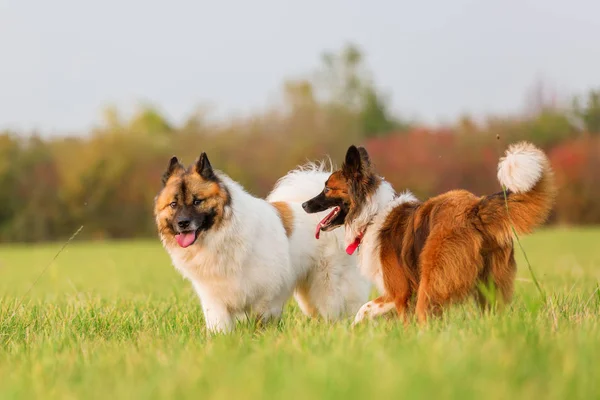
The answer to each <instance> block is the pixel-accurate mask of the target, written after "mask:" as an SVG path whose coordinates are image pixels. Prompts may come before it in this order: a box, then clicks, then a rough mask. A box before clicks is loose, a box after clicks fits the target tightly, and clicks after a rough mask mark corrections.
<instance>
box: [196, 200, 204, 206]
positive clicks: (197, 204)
mask: <svg viewBox="0 0 600 400" xmlns="http://www.w3.org/2000/svg"><path fill="white" fill-rule="evenodd" d="M201 203H202V199H194V205H195V206H199V205H200V204H201Z"/></svg>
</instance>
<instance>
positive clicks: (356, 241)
mask: <svg viewBox="0 0 600 400" xmlns="http://www.w3.org/2000/svg"><path fill="white" fill-rule="evenodd" d="M364 235H365V233H364V231H363V232H360V233H359V234H358V236H357V237H355V238H354V242H352V243H351V244H350V245H349V246H348V247H346V253H348V254H349V255H352V254H354V252H355V251H356V249H357V248H358V246H360V242H361V240H362V238H363V236H364Z"/></svg>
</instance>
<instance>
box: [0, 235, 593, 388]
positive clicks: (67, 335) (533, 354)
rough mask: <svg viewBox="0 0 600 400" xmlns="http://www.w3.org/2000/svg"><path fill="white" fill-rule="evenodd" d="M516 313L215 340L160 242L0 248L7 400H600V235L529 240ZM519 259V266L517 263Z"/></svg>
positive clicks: (1, 352) (2, 372)
mask: <svg viewBox="0 0 600 400" xmlns="http://www.w3.org/2000/svg"><path fill="white" fill-rule="evenodd" d="M523 244H524V246H525V249H526V250H527V252H528V255H529V258H530V260H531V263H532V265H533V268H534V269H535V271H536V272H537V275H538V278H539V280H540V281H541V283H542V285H543V286H544V289H545V290H546V292H547V294H548V301H547V302H546V303H544V301H542V299H541V298H540V297H539V294H538V292H537V291H536V288H535V286H534V284H533V283H532V281H531V278H530V276H529V275H528V271H527V267H526V265H525V264H524V262H523V258H522V256H521V255H520V254H518V262H519V279H518V281H517V282H516V293H515V299H514V301H513V303H512V304H511V307H510V308H509V309H508V310H506V311H505V312H503V313H492V314H488V315H482V314H480V313H479V312H478V311H477V309H476V308H475V307H473V306H471V305H466V306H463V307H457V308H454V309H452V310H450V312H449V313H447V314H446V315H445V317H444V318H443V319H441V320H438V321H434V322H432V323H431V324H430V325H429V326H427V327H419V326H417V325H411V326H409V327H407V328H404V327H403V326H402V325H401V324H398V323H397V322H396V321H383V320H382V321H380V322H379V323H369V324H366V325H363V326H360V327H358V328H357V329H355V330H354V331H352V330H350V329H349V326H350V321H349V320H348V321H343V322H339V323H334V324H327V323H324V322H321V321H311V320H308V319H307V318H306V317H304V316H303V315H302V314H301V313H300V312H299V311H298V309H297V308H296V307H295V306H294V305H293V304H290V306H289V307H288V309H287V310H286V312H285V314H284V319H283V320H282V321H281V323H279V324H278V325H276V326H268V327H266V328H264V329H258V328H256V327H255V326H253V325H252V324H249V325H245V326H240V327H238V329H237V330H236V332H235V333H234V334H231V335H227V336H216V337H207V336H206V334H205V333H204V324H203V320H202V315H201V310H200V306H199V303H198V301H197V299H196V297H195V295H194V293H193V291H192V289H191V287H190V285H189V284H187V283H186V282H185V281H183V279H182V278H181V277H180V276H179V275H178V274H177V273H176V272H175V270H174V269H173V267H171V265H170V262H169V259H168V257H167V255H166V253H165V252H164V251H163V250H162V248H161V247H160V245H159V243H158V240H155V241H143V242H122V243H93V244H92V243H88V244H84V243H72V244H71V245H70V246H69V247H68V248H67V249H66V250H65V251H64V252H63V253H62V254H61V255H60V256H59V257H58V259H57V260H56V262H55V263H54V264H53V265H52V266H51V267H50V268H49V269H48V270H47V271H46V273H45V274H44V275H43V276H42V278H41V279H40V280H39V282H38V283H37V284H36V285H35V286H34V287H33V289H32V290H31V291H30V292H29V293H28V294H27V295H26V296H25V293H27V290H28V289H29V288H30V286H31V284H32V283H33V281H34V280H35V278H36V277H37V276H38V275H39V274H40V272H41V271H42V270H43V269H44V268H45V267H46V265H47V264H48V262H49V261H50V260H51V259H52V257H53V256H54V254H55V253H56V251H57V250H58V249H59V248H60V246H61V244H59V243H57V244H52V245H44V246H11V247H0V398H2V399H10V398H44V399H46V398H86V399H88V398H89V399H92V398H143V399H148V398H207V399H208V398H218V399H237V398H286V399H309V398H344V399H352V398H357V399H358V398H373V399H389V398H424V399H425V398H460V399H476V398H478V399H479V398H486V399H507V398H527V399H530V398H532V399H574V398H580V399H593V398H600V367H599V366H598V364H599V363H600V326H599V318H600V293H599V291H598V285H599V281H600V230H599V229H595V230H594V229H573V230H566V229H562V230H547V231H541V232H539V233H536V234H535V235H532V236H530V237H527V238H525V239H524V240H523ZM517 253H518V252H517Z"/></svg>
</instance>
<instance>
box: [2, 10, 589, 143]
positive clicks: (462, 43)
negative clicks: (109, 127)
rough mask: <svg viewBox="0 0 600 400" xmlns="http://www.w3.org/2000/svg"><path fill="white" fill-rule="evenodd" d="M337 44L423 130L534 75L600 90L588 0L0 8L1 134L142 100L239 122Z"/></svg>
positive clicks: (565, 86)
mask: <svg viewBox="0 0 600 400" xmlns="http://www.w3.org/2000/svg"><path fill="white" fill-rule="evenodd" d="M346 42H354V43H356V44H358V45H359V46H361V47H362V48H363V49H364V50H365V53H366V56H367V61H368V64H369V66H370V68H371V69H372V71H373V72H374V76H375V79H376V82H377V83H378V85H379V86H380V87H381V89H383V90H384V91H386V92H387V93H389V94H390V95H391V100H392V105H393V108H394V110H397V111H399V112H400V113H402V114H404V115H408V116H415V117H418V118H420V119H421V120H424V121H428V122H433V123H435V122H440V121H449V120H453V119H454V118H456V117H458V116H459V115H460V114H462V113H464V112H469V113H471V114H474V115H476V116H480V115H484V114H488V113H507V112H512V111H516V110H519V109H521V108H522V107H523V105H524V97H525V93H526V91H527V89H528V88H530V87H531V86H532V85H533V84H534V82H535V81H536V80H537V79H539V78H542V79H544V80H546V81H547V82H548V83H550V84H551V85H553V86H555V87H556V88H558V89H559V91H560V92H561V93H563V94H567V95H569V94H575V93H581V92H583V91H585V90H587V89H589V88H591V87H600V1H598V0H568V1H567V0H436V1H427V0H422V1H415V0H411V1H404V0H395V1H394V0H389V1H383V0H382V1H377V0H371V1H368V2H367V1H351V0H321V1H317V0H301V1H300V0H297V1H284V0H246V1H243V0H238V1H226V0H220V1H218V0H212V1H201V0H171V1H168V2H167V1H152V0H97V1H91V0H88V1H85V0H51V1H50V0H0V129H3V128H12V129H19V130H30V129H39V130H41V131H43V132H46V133H51V132H66V131H70V132H76V131H78V130H83V129H86V128H88V127H90V126H91V125H92V124H93V123H95V122H97V121H98V120H99V118H100V111H101V109H102V108H103V107H104V106H106V105H107V104H116V105H118V106H120V107H123V109H125V110H131V109H133V107H134V106H135V104H137V103H139V102H140V101H150V102H152V103H155V104H157V105H159V106H160V108H161V109H162V110H163V111H164V112H165V113H166V114H167V115H168V116H169V117H170V118H171V119H172V120H173V121H174V122H176V123H179V122H181V121H182V120H183V119H184V118H185V117H186V116H187V115H188V114H189V113H190V112H192V111H193V110H194V108H195V107H196V106H197V105H199V104H203V103H210V104H213V105H215V106H216V107H217V110H218V112H219V113H220V114H221V115H240V114H242V115H243V114H247V113H249V112H252V111H257V110H262V109H264V108H266V107H267V106H268V105H271V104H274V103H275V101H276V99H277V98H278V94H279V89H280V87H281V84H282V82H283V81H284V79H286V78H293V77H299V76H302V75H303V74H306V73H309V72H310V71H311V70H313V69H314V68H315V67H316V66H317V65H318V63H319V56H320V54H321V53H322V51H323V50H326V49H339V48H340V47H341V46H342V45H343V44H344V43H346Z"/></svg>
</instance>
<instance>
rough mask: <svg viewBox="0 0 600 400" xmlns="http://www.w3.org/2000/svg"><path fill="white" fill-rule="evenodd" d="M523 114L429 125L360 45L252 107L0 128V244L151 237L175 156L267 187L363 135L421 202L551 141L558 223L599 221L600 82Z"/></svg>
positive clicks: (112, 113) (254, 189)
mask: <svg viewBox="0 0 600 400" xmlns="http://www.w3.org/2000/svg"><path fill="white" fill-rule="evenodd" d="M534 94H537V96H534V98H533V100H532V101H531V102H530V103H531V105H532V107H531V109H530V110H526V111H524V112H523V113H522V114H521V115H516V116H505V117H490V118H488V120H487V121H485V122H475V121H474V120H473V119H471V118H469V117H468V116H463V117H461V118H459V119H458V120H457V121H456V122H455V123H453V124H448V125H447V126H443V127H436V128H433V127H428V126H426V125H423V124H419V123H418V122H416V121H410V120H407V119H405V118H403V117H402V116H399V115H396V113H394V112H392V111H391V110H390V107H389V106H388V101H387V97H386V95H385V93H382V92H381V91H380V90H379V89H377V85H376V84H375V82H374V80H373V77H372V76H371V73H370V72H369V70H368V68H367V66H366V63H365V60H364V57H363V55H362V53H361V51H360V49H358V48H357V47H356V46H352V45H348V46H346V47H345V48H343V49H341V50H340V51H339V52H332V53H326V54H324V55H323V57H322V62H321V65H320V67H319V68H318V69H317V70H316V71H314V72H313V73H311V74H309V75H308V76H307V77H306V78H302V79H296V80H291V81H288V82H285V84H284V85H283V88H282V96H281V102H280V104H278V105H277V106H275V107H273V108H272V109H270V110H268V111H265V112H261V113H259V114H256V115H254V116H251V117H248V118H242V119H235V120H231V121H226V122H213V121H211V119H210V118H209V117H210V115H209V114H207V113H206V112H204V111H203V110H198V111H197V112H195V113H194V114H193V115H192V116H190V118H189V119H188V120H187V121H185V122H184V123H182V124H181V125H176V124H174V123H172V122H171V121H169V120H168V119H167V118H166V117H165V116H164V115H163V114H162V113H161V112H160V111H159V110H158V109H157V108H155V107H152V106H145V107H141V108H140V109H139V110H138V112H136V113H135V114H134V115H133V116H131V117H129V118H126V117H124V116H123V115H121V114H120V113H119V111H118V110H117V109H116V108H110V107H109V108H107V109H106V110H105V111H104V115H103V119H102V123H101V124H100V125H99V126H98V127H96V128H94V129H92V130H91V131H90V132H85V134H84V135H79V136H68V137H50V138H41V137H39V136H37V135H35V134H27V133H24V132H10V131H5V132H1V133H0V204H1V206H0V241H1V242H36V241H46V240H58V239H62V238H64V237H68V236H69V235H70V234H71V233H72V232H73V231H74V230H76V229H77V228H78V227H79V226H80V225H84V227H85V228H84V231H83V233H82V235H83V236H85V237H86V238H88V239H108V238H113V239H117V238H132V237H148V236H154V235H155V228H154V221H153V217H152V208H153V200H154V196H155V195H156V193H157V192H158V190H159V189H160V177H161V175H162V173H163V172H164V169H165V168H166V166H167V163H168V160H169V159H170V157H171V156H173V155H177V156H178V157H180V158H181V159H182V160H183V161H184V162H186V163H191V162H193V161H194V159H195V158H196V157H198V156H199V154H200V152H202V151H206V152H207V153H208V154H209V156H210V158H211V162H212V164H213V166H214V167H215V168H218V169H221V170H223V171H224V172H226V173H227V174H229V175H230V176H231V177H232V178H234V179H235V180H237V181H239V182H240V183H241V184H242V185H244V186H245V187H246V189H247V190H248V191H249V192H251V193H253V194H255V195H258V196H264V195H266V194H267V193H268V191H269V190H270V189H271V188H272V187H273V185H274V183H275V182H276V180H277V179H278V178H279V177H281V176H283V175H284V174H285V173H286V172H287V171H288V170H290V169H291V168H294V167H295V166H296V165H298V164H302V163H304V162H306V161H308V160H318V159H323V157H324V156H325V155H329V156H330V157H331V158H332V160H333V161H334V162H335V161H338V162H340V161H341V159H342V157H343V154H344V152H345V150H346V148H347V146H348V145H350V144H362V145H365V146H366V147H367V149H368V150H369V151H370V153H371V155H372V159H373V160H374V162H375V164H376V168H377V169H378V171H379V172H380V173H381V174H382V175H383V176H385V177H386V179H388V180H389V181H390V182H392V183H393V184H394V186H395V187H396V189H397V190H402V189H404V188H409V189H411V190H412V191H413V192H415V193H416V194H417V195H418V196H420V197H422V198H425V197H427V196H431V195H435V194H437V193H440V192H442V191H445V190H448V189H452V188H465V189H468V190H471V191H473V192H474V193H478V194H487V193H494V192H497V191H499V190H500V188H499V186H498V183H497V181H496V178H495V170H496V165H497V162H498V157H499V156H500V155H501V154H502V152H503V151H504V149H505V148H506V146H507V145H508V143H511V142H514V141H517V140H525V139H526V140H530V141H532V142H534V143H535V144H537V145H539V146H541V147H542V148H543V149H544V150H546V151H547V152H548V154H549V156H550V159H551V162H552V164H553V166H554V168H555V171H556V176H557V180H558V183H559V186H560V192H559V197H558V200H557V205H556V207H555V210H554V212H553V215H552V218H551V221H550V223H561V224H598V223H600V201H598V199H599V198H600V91H599V90H591V91H590V92H589V93H587V94H585V95H584V96H580V97H577V98H575V99H573V101H572V102H571V103H570V104H568V105H566V106H565V105H557V104H555V102H554V101H553V100H552V99H547V98H545V97H544V96H543V95H540V93H537V92H536V93H534Z"/></svg>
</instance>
